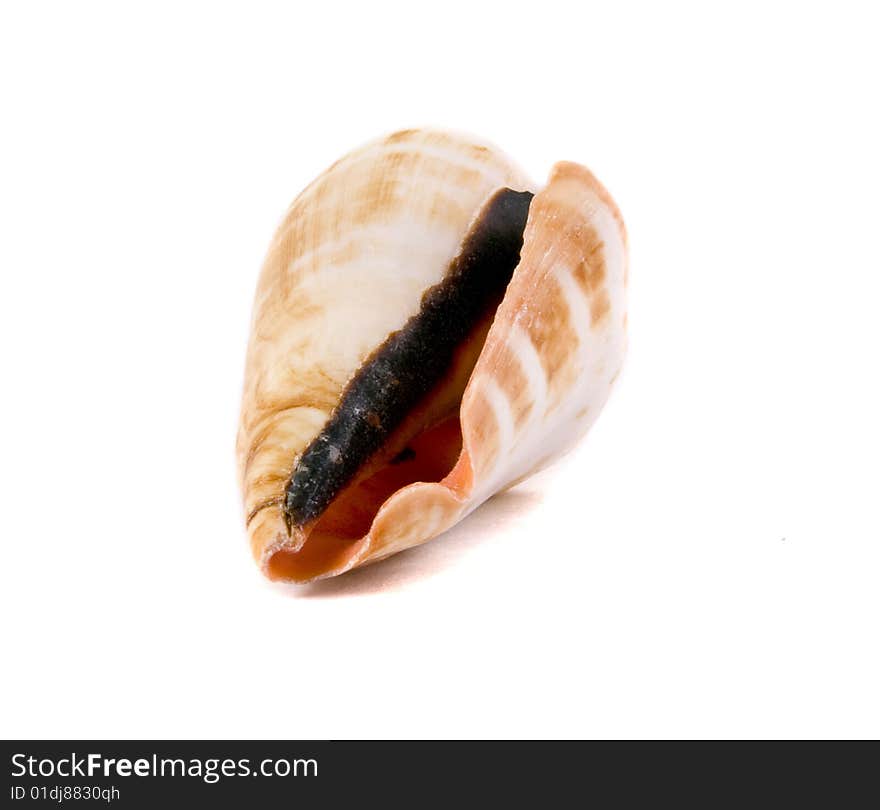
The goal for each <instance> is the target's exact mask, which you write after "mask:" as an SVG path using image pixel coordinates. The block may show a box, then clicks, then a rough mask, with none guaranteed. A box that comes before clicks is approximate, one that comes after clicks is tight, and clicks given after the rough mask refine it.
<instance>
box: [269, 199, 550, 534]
mask: <svg viewBox="0 0 880 810" xmlns="http://www.w3.org/2000/svg"><path fill="white" fill-rule="evenodd" d="M532 196H533V195H532V194H531V193H530V192H527V191H523V192H517V191H512V190H510V189H502V190H501V191H498V192H497V193H496V194H495V195H493V197H492V198H491V199H490V200H489V201H488V202H487V203H486V205H485V206H484V207H483V209H482V212H481V213H480V215H479V217H478V218H477V220H476V221H475V222H474V224H473V225H472V226H471V229H470V231H469V232H468V234H467V236H466V237H465V240H464V242H463V244H462V248H461V251H460V252H459V254H458V256H457V257H456V258H455V259H453V260H452V262H451V264H450V266H449V269H448V271H447V273H446V276H445V277H444V278H443V280H442V281H441V282H440V283H439V284H437V285H435V286H434V287H431V288H430V289H429V290H427V291H426V292H425V294H424V296H423V297H422V302H421V308H420V310H419V312H418V313H417V314H416V315H414V316H413V317H412V318H410V320H409V321H407V323H406V324H405V325H404V326H403V327H402V328H401V329H400V330H399V331H397V332H394V333H393V334H391V335H390V336H389V337H388V338H387V340H386V341H385V342H384V343H383V344H382V345H381V346H380V347H379V348H378V349H376V351H374V352H373V354H372V355H371V356H370V357H369V358H368V359H367V360H366V361H365V363H364V365H363V366H362V367H361V368H360V370H359V371H358V372H357V373H356V374H355V376H354V378H353V379H352V380H351V382H350V383H349V384H348V385H347V386H346V388H345V390H344V391H343V393H342V396H341V399H340V401H339V404H338V405H337V407H336V409H335V410H334V412H333V414H332V415H331V417H330V419H329V420H328V422H327V424H326V425H325V426H324V429H323V430H322V431H321V433H320V434H319V435H318V436H317V437H316V438H315V439H314V440H313V441H312V443H311V444H310V445H309V446H308V447H307V448H306V450H305V451H304V452H303V454H302V456H301V457H300V459H299V462H298V463H297V465H296V468H295V469H294V471H293V474H292V475H291V478H290V481H289V482H288V485H287V489H286V492H285V501H284V516H285V520H286V521H287V524H288V526H302V525H304V524H306V523H309V522H311V521H313V520H315V519H316V518H318V517H319V516H320V515H321V514H322V513H323V512H324V510H326V509H327V507H328V506H329V505H330V504H331V503H332V502H333V500H334V499H335V498H336V497H337V496H338V495H339V494H340V493H341V492H342V491H343V489H345V487H346V486H347V485H348V484H350V483H351V482H352V481H353V480H354V479H355V478H356V476H357V474H358V471H359V470H360V469H361V468H362V467H363V466H364V464H365V463H366V462H367V461H368V460H369V459H370V458H371V457H372V456H373V455H374V454H375V453H377V452H378V451H379V450H380V449H381V448H382V446H383V444H384V443H385V442H386V440H387V439H388V437H389V436H390V435H391V433H392V432H393V431H394V430H395V429H396V428H398V427H399V426H400V425H401V424H402V423H403V422H404V420H405V419H406V417H407V415H408V414H409V413H411V412H412V411H413V409H414V408H415V407H416V406H417V405H418V404H419V403H420V402H422V401H423V400H424V399H425V398H426V397H427V396H428V395H429V394H430V392H431V391H432V389H434V388H435V387H436V386H437V384H438V383H439V382H440V381H441V380H442V379H443V378H444V375H446V374H447V372H448V371H449V370H450V368H451V366H452V363H453V360H454V357H455V352H456V349H457V348H458V347H459V346H461V345H462V343H463V342H464V341H465V340H467V338H468V336H469V335H470V334H472V333H473V331H474V329H475V328H476V327H477V325H478V324H479V323H480V322H481V321H482V320H483V319H485V317H486V316H487V314H489V313H490V311H491V310H493V309H495V308H497V306H498V304H499V303H500V301H501V299H502V297H503V295H504V290H505V289H506V288H507V285H508V283H509V282H510V279H511V276H512V275H513V271H514V269H515V268H516V265H517V264H518V263H519V254H520V250H521V249H522V241H523V231H524V230H525V226H526V219H527V217H528V212H529V205H530V203H531V201H532Z"/></svg>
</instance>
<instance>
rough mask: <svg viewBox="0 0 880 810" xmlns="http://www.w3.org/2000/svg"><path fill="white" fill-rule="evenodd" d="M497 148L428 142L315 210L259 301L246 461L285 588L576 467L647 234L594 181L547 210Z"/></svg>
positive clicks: (555, 197) (574, 179)
mask: <svg viewBox="0 0 880 810" xmlns="http://www.w3.org/2000/svg"><path fill="white" fill-rule="evenodd" d="M533 192H534V188H533V186H532V185H531V183H530V182H529V181H528V180H527V179H526V178H525V176H524V175H523V174H522V172H521V171H520V170H519V169H518V168H517V167H516V166H515V165H514V164H513V163H512V162H511V161H510V160H509V159H508V158H507V157H506V156H504V155H503V154H502V153H501V152H499V151H498V150H497V149H495V148H494V147H492V146H490V145H488V144H486V143H483V142H480V141H477V140H475V139H472V138H469V137H463V136H459V135H452V134H449V133H446V132H440V131H435V130H407V131H404V132H398V133H395V134H394V135H391V136H389V137H387V138H384V139H381V140H378V141H375V142H373V143H371V144H369V145H367V146H365V147H363V148H361V149H359V150H357V151H355V152H352V153H351V154H349V155H347V156H346V157H344V158H343V159H342V160H340V161H338V162H337V163H335V164H334V165H333V166H331V167H330V168H329V169H328V170H327V171H326V172H325V173H324V174H322V175H321V176H320V177H318V178H317V179H316V180H315V181H314V182H313V183H312V184H311V185H309V186H308V188H306V190H305V191H303V193H302V194H300V196H299V197H298V198H297V199H296V200H295V201H294V203H293V204H292V205H291V207H290V209H289V210H288V212H287V215H286V216H285V218H284V220H283V221H282V223H281V225H280V227H279V229H278V232H277V233H276V235H275V238H274V240H273V242H272V244H271V246H270V248H269V252H268V256H267V257H266V260H265V264H264V266H263V270H262V273H261V276H260V280H259V284H258V287H257V293H256V301H255V304H254V310H253V320H252V330H251V339H250V344H249V347H248V353H247V363H246V371H245V382H244V395H243V403H242V413H241V424H240V428H239V433H238V442H237V454H238V462H239V474H240V481H241V487H242V493H243V497H244V508H245V514H246V521H247V529H248V534H249V537H250V542H251V548H252V551H253V554H254V557H255V558H256V560H257V561H258V563H259V565H260V566H261V568H262V570H263V572H264V573H265V574H266V575H267V576H269V577H270V578H271V579H281V580H291V581H297V582H305V581H309V580H312V579H317V578H322V577H328V576H333V575H336V574H339V573H342V572H343V571H347V570H349V569H351V568H354V567H356V566H358V565H363V564H364V563H367V562H371V561H375V560H378V559H381V558H384V557H387V556H389V555H390V554H394V553H395V552H398V551H402V550H403V549H406V548H410V547H412V546H415V545H418V544H420V543H423V542H425V541H426V540H429V539H430V538H432V537H435V536H436V535H438V534H440V533H441V532H443V531H445V530H446V529H448V528H450V527H451V526H452V525H454V524H455V523H457V522H458V521H460V520H461V519H462V518H464V517H465V516H466V515H467V514H468V513H470V512H471V511H473V510H474V509H475V508H476V507H478V506H479V505H480V504H481V503H483V502H484V501H485V500H487V499H488V498H490V497H491V496H492V495H493V494H495V493H497V492H499V491H501V490H503V489H505V488H507V487H510V486H512V485H514V484H515V483H517V482H519V481H521V480H522V479H524V478H525V477H527V476H528V475H530V474H531V473H533V472H535V471H536V470H538V469H540V468H542V467H544V466H546V465H547V464H549V463H551V462H552V461H553V460H555V459H556V458H558V457H559V456H560V455H562V454H563V453H564V452H566V451H567V450H568V449H570V448H571V447H572V445H573V444H574V443H575V442H576V441H577V439H578V438H579V437H581V436H582V435H583V434H584V433H585V432H586V431H587V430H588V428H589V427H590V425H591V424H592V423H593V422H594V420H595V419H596V417H597V416H598V414H599V411H600V410H601V408H602V406H603V405H604V403H605V400H606V399H607V397H608V394H609V391H610V388H611V385H612V383H613V382H614V380H615V378H616V377H617V375H618V373H619V371H620V367H621V364H622V361H623V356H624V352H625V344H626V307H625V289H626V272H627V246H626V234H625V230H624V226H623V221H622V219H621V216H620V213H619V211H618V209H617V206H616V205H615V204H614V202H613V200H612V199H611V197H610V196H609V195H608V193H607V192H606V191H605V189H604V188H603V187H602V186H601V185H600V184H599V182H598V181H597V180H596V178H595V177H593V175H592V174H591V173H590V172H589V171H588V170H587V169H585V168H583V167H582V166H579V165H577V164H574V163H559V164H557V165H556V166H555V167H554V168H553V170H552V172H551V175H550V178H549V180H548V182H547V185H546V186H545V187H544V188H543V189H542V190H540V191H538V192H537V193H536V194H534V196H533Z"/></svg>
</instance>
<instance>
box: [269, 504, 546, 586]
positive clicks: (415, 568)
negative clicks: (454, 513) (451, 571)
mask: <svg viewBox="0 0 880 810" xmlns="http://www.w3.org/2000/svg"><path fill="white" fill-rule="evenodd" d="M540 500H541V492H540V491H539V490H535V489H527V488H524V487H522V488H515V489H512V490H508V491H507V492H502V493H499V494H498V495H496V496H495V497H493V498H492V499H491V500H489V501H487V502H486V503H484V504H483V505H482V506H481V507H480V508H479V509H477V510H476V511H475V512H473V513H472V514H471V515H469V516H468V517H467V518H465V519H464V520H463V521H462V522H461V523H458V524H457V525H455V526H453V527H452V528H451V529H449V531H447V532H445V533H444V534H441V535H439V536H438V537H435V538H434V539H433V540H430V541H428V542H427V543H425V544H423V545H421V546H417V547H416V548H411V549H408V550H407V551H403V552H401V553H399V554H395V555H393V556H391V557H388V558H387V559H385V560H381V561H379V562H376V563H373V564H371V565H367V566H364V567H363V568H357V569H355V570H354V571H349V572H348V573H346V574H341V575H340V576H338V577H333V578H332V579H325V580H319V581H318V582H312V583H310V584H308V585H276V586H275V587H276V588H278V589H279V590H281V591H283V592H285V593H288V594H289V595H291V596H296V597H299V598H304V597H305V598H309V599H328V598H335V597H343V596H358V595H364V594H375V593H381V592H383V591H391V590H397V589H399V588H404V587H406V586H407V585H410V584H411V583H414V582H418V581H419V580H422V579H425V578H427V577H430V576H433V575H434V574H437V573H440V572H441V571H443V570H445V569H447V568H449V567H451V566H453V565H455V564H456V563H457V562H458V561H459V558H461V557H464V556H466V555H467V553H468V552H469V551H470V550H471V549H473V548H475V547H476V546H478V545H480V544H481V543H484V542H487V541H489V540H490V539H492V538H496V539H497V538H498V535H499V534H500V533H501V532H503V530H504V528H505V526H507V525H508V524H509V523H511V522H513V521H515V520H516V518H517V517H518V516H519V515H521V514H523V513H524V512H527V511H528V510H529V509H531V508H533V507H534V506H535V505H536V504H537V503H538V502H540Z"/></svg>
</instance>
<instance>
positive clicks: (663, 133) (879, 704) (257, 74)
mask: <svg viewBox="0 0 880 810" xmlns="http://www.w3.org/2000/svg"><path fill="white" fill-rule="evenodd" d="M298 6H300V7H298ZM138 9H139V10H138ZM868 9H869V4H864V6H861V7H860V6H857V5H850V4H845V3H844V4H842V3H827V4H824V5H823V4H801V3H792V4H791V5H783V4H777V3H763V2H762V3H759V4H755V5H743V4H734V5H731V6H730V9H729V10H728V11H721V10H719V9H718V8H714V9H713V8H710V4H696V3H695V4H693V5H679V4H669V3H659V4H647V3H646V4H644V5H631V4H618V3H609V2H603V3H599V4H582V3H574V2H572V3H553V2H548V1H547V0H541V2H532V3H525V4H516V3H513V2H504V3H493V4H489V3H479V2H467V3H454V2H448V0H444V2H442V3H432V4H417V3H399V4H390V3H377V2H370V3H359V4H355V3H352V4H351V5H349V6H346V5H341V4H339V3H330V2H324V3H320V2H318V3H303V4H296V3H286V4H283V5H281V6H279V7H270V6H265V5H261V4H255V3H241V4H238V5H236V6H230V5H221V4H215V3H210V4H205V5H204V6H199V5H195V4H187V3H173V4H168V5H159V4H143V5H140V6H139V7H136V6H135V4H127V3H126V4H123V3H107V4H103V5H98V4H93V3H76V4H59V5H57V6H51V5H47V4H44V3H8V4H4V6H3V11H2V13H0V82H2V99H0V100H2V110H0V114H2V127H0V143H2V149H0V206H2V207H0V347H2V348H0V352H2V370H3V378H2V379H3V393H2V397H0V408H2V421H0V448H2V470H0V475H2V481H0V485H2V490H0V491H2V497H3V510H2V517H0V532H2V561H0V562H2V568H0V577H2V581H0V622H2V656H3V664H2V667H0V685H2V689H0V734H2V735H3V736H24V737H43V736H49V737H60V736H69V737H111V738H115V737H135V738H138V737H151V736H152V737H293V738H301V737H351V736H354V737H363V736H378V737H389V736H416V737H432V736H442V737H446V736H468V737H470V736H490V737H497V736H500V737H508V736H577V737H580V736H585V737H627V736H639V737H641V736H647V737H667V736H672V737H683V736H684V737H686V736H710V737H728V736H733V737H768V736H783V737H811V736H878V735H880V694H878V693H880V687H878V683H880V654H878V635H880V634H878V611H880V588H878V573H880V571H878V569H880V551H878V541H880V518H878V478H880V472H878V459H880V429H878V424H880V419H878V415H880V384H878V366H880V364H878V360H877V354H878V348H880V325H878V316H877V313H878V307H880V246H878V225H880V206H878V202H877V201H878V188H880V160H878V152H880V149H878V144H880V126H878V104H877V77H878V75H880V58H878V50H877V41H876V31H877V28H876V21H875V20H872V19H871V15H869V13H868ZM419 124H433V125H440V126H446V127H450V128H455V129H462V130H465V131H471V132H474V133H476V134H479V135H482V136H484V137H487V138H489V139H491V140H494V141H495V142H496V143H498V144H499V145H500V146H501V147H502V148H503V149H505V150H506V151H507V152H508V153H509V154H511V155H513V156H514V157H515V158H517V159H518V160H519V161H520V162H521V163H522V164H523V165H524V166H525V167H526V169H527V170H528V171H529V172H530V173H531V174H532V176H534V177H536V178H539V179H540V178H543V177H545V176H546V173H547V170H548V169H549V167H550V165H551V164H552V163H553V162H555V161H556V160H560V159H569V160H576V161H580V162H583V163H586V164H587V165H589V166H590V167H591V168H592V169H593V170H594V171H595V172H596V174H597V175H598V176H599V177H600V178H601V179H602V180H603V182H604V183H605V184H606V185H607V186H608V188H609V189H610V190H611V192H612V193H613V194H614V196H615V197H616V199H617V201H618V202H619V204H620V207H621V209H622V210H623V213H624V216H625V218H626V220H627V224H628V228H629V234H630V242H631V251H632V254H631V275H630V288H631V297H630V317H629V323H630V327H631V329H630V354H629V358H628V362H627V367H626V370H625V373H624V375H623V376H622V378H621V380H620V384H619V386H618V388H617V390H616V391H615V393H614V395H613V397H612V399H611V401H610V402H609V404H608V407H607V408H606V410H605V412H604V413H603V415H602V417H601V418H600V419H599V421H598V423H597V424H596V426H595V428H594V430H593V432H592V433H591V435H590V436H589V438H588V440H587V441H586V442H584V444H583V445H581V446H580V447H579V449H578V451H577V452H576V453H574V454H573V455H572V456H570V457H569V458H567V459H566V460H565V461H564V462H563V463H561V464H559V465H558V466H557V467H555V468H553V469H552V470H550V471H548V472H547V473H544V474H542V475H541V476H539V477H537V478H535V479H533V480H531V481H529V482H528V483H527V484H525V485H523V486H521V487H519V488H517V489H516V490H514V491H512V492H511V493H509V494H507V495H504V496H502V497H499V498H497V499H496V500H494V501H492V502H490V503H489V504H487V505H486V506H485V507H483V508H482V509H480V510H479V511H478V512H477V513H476V514H474V515H473V516H472V517H471V518H469V519H468V520H467V521H466V522H464V523H463V524H461V525H460V526H458V527H457V528H455V529H454V530H452V531H451V532H449V533H448V535H446V536H444V537H442V538H441V539H438V540H435V541H433V542H432V543H430V544H428V545H427V546H424V547H422V548H421V549H417V550H414V551H412V552H409V553H406V554H403V555H400V556H398V557H397V558H394V559H392V560H390V561H389V562H387V563H384V564H382V565H378V566H375V567H372V568H369V569H366V570H363V571H360V572H356V573H354V574H352V575H349V576H346V577H343V578H340V579H338V580H335V581H331V582H328V583H326V584H319V585H317V586H312V587H306V588H299V589H297V588H293V587H280V586H275V585H271V584H268V583H267V582H265V581H263V580H262V579H261V577H260V575H259V574H258V572H257V570H256V568H255V566H254V565H253V563H252V562H251V559H250V557H249V552H248V550H247V543H246V538H245V534H244V531H243V528H242V517H241V511H240V510H241V507H240V502H239V494H238V491H237V487H236V477H235V467H234V452H233V448H234V437H235V431H236V425H237V419H238V406H239V394H240V385H241V378H242V369H243V362H244V349H245V343H246V339H247V330H248V321H249V315H250V306H251V298H252V294H253V289H254V285H255V282H256V276H257V273H258V270H259V266H260V263H261V260H262V257H263V252H264V250H265V249H266V247H267V245H268V242H269V239H270V237H271V235H272V232H273V230H274V228H275V225H276V224H277V222H278V220H279V218H280V217H281V215H282V213H283V212H284V210H285V208H286V206H287V205H288V203H289V202H290V201H291V199H292V198H293V197H294V196H295V195H296V193H297V192H298V191H299V190H300V189H301V188H302V187H303V186H304V185H305V184H306V183H307V182H308V181H309V180H310V179H311V178H312V177H314V176H315V175H316V174H317V173H319V172H320V171H321V170H323V169H324V168H325V167H326V166H327V165H328V164H329V163H331V162H332V161H333V160H335V159H336V158H337V157H339V156H340V155H342V154H343V153H344V152H346V151H348V150H349V149H350V148H352V147H355V146H357V145H359V144H361V143H362V142H363V141H365V140H367V139H369V138H372V137H374V136H377V135H379V134H383V133H386V132H389V131H392V130H394V129H397V128H400V127H408V126H414V125H419Z"/></svg>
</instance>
